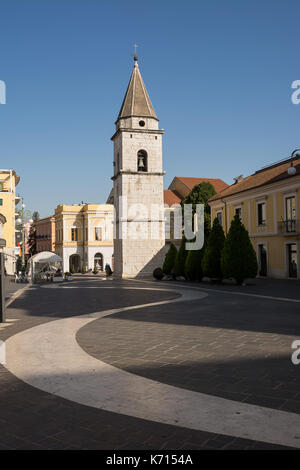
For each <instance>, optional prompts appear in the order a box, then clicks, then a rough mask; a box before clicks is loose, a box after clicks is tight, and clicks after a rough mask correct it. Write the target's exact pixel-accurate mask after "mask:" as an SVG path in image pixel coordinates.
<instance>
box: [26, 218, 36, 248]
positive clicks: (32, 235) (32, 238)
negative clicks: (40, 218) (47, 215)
mask: <svg viewBox="0 0 300 470" xmlns="http://www.w3.org/2000/svg"><path fill="white" fill-rule="evenodd" d="M27 245H28V249H29V254H30V256H33V255H35V254H36V253H37V251H36V228H35V226H34V225H32V224H31V226H30V230H29V234H28V238H27Z"/></svg>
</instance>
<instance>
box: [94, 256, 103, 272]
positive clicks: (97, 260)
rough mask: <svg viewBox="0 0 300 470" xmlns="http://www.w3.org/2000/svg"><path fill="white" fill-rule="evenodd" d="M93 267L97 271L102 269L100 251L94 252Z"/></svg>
mask: <svg viewBox="0 0 300 470" xmlns="http://www.w3.org/2000/svg"><path fill="white" fill-rule="evenodd" d="M94 268H95V269H97V271H103V254H102V253H96V254H95V256H94Z"/></svg>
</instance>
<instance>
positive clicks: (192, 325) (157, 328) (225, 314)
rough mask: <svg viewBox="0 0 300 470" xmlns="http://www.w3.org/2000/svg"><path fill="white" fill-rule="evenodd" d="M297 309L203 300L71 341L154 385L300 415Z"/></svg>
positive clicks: (98, 325) (109, 321)
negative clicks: (295, 361)
mask: <svg viewBox="0 0 300 470" xmlns="http://www.w3.org/2000/svg"><path fill="white" fill-rule="evenodd" d="M299 310H300V304H288V305H286V303H283V302H278V301H269V300H268V301H266V300H262V299H254V298H248V299H247V301H246V302H245V300H244V299H242V300H241V298H240V297H239V296H234V297H233V296H232V295H231V294H228V293H226V294H221V295H219V294H218V295H217V294H215V295H209V296H208V297H206V298H205V299H203V300H201V303H199V302H198V301H194V302H189V304H188V309H186V306H185V304H180V303H179V304H170V305H166V306H163V311H162V310H161V308H160V307H150V308H147V309H145V310H140V311H137V310H135V311H132V312H124V313H119V314H116V315H113V316H110V317H106V318H103V319H100V320H96V321H95V322H93V323H90V324H89V325H87V326H86V327H84V328H82V329H81V330H80V331H79V333H78V334H77V340H78V342H79V344H80V345H81V346H82V347H83V348H84V349H85V350H86V351H87V352H88V353H89V354H91V355H93V356H95V357H97V358H99V359H101V360H103V361H104V362H108V363H110V364H112V365H114V366H116V367H119V368H121V369H124V370H127V371H129V372H132V373H134V374H138V375H142V376H144V377H148V378H151V379H154V380H158V381H160V382H165V383H168V384H171V385H175V386H178V387H182V388H188V389H191V390H195V391H199V392H204V393H209V394H211V395H217V396H221V397H224V398H229V399H232V400H237V401H243V402H247V403H252V404H256V405H261V406H267V407H270V408H277V409H281V410H286V411H291V412H296V413H300V367H298V368H297V366H295V365H293V364H292V362H291V354H292V352H293V349H292V348H291V344H292V342H293V341H294V340H295V339H296V338H298V339H299V338H300V322H299V315H300V311H299Z"/></svg>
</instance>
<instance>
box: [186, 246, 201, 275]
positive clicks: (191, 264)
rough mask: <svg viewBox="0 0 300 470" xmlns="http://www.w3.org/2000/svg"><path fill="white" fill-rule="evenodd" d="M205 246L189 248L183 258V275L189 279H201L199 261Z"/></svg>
mask: <svg viewBox="0 0 300 470" xmlns="http://www.w3.org/2000/svg"><path fill="white" fill-rule="evenodd" d="M204 250H205V248H204V247H203V248H201V250H189V251H188V255H187V257H186V260H185V277H186V278H187V279H188V280H189V281H201V279H202V277H203V272H202V267H201V261H202V258H203V254H204Z"/></svg>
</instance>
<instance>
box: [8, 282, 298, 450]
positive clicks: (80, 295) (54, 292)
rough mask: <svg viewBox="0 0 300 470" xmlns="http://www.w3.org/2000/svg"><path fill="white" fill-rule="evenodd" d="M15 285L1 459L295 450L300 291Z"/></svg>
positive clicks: (265, 285) (280, 286) (283, 285)
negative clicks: (78, 453)
mask: <svg viewBox="0 0 300 470" xmlns="http://www.w3.org/2000/svg"><path fill="white" fill-rule="evenodd" d="M24 287H25V289H24V290H22V291H21V290H19V291H18V296H17V297H16V298H15V300H13V301H12V302H11V303H10V305H9V307H8V309H7V318H8V322H7V323H6V324H4V325H0V340H2V341H6V353H7V354H6V355H7V358H6V364H5V365H0V380H1V389H0V394H1V404H2V405H1V409H0V435H1V438H0V449H108V450H109V449H120V450H121V449H124V450H126V449H130V450H132V449H172V450H173V449H174V450H176V449H187V450H192V449H283V448H299V447H300V432H299V429H300V365H299V366H296V365H294V364H293V363H292V361H291V355H292V353H293V349H292V348H291V345H292V343H293V341H294V340H296V339H300V324H299V313H300V292H299V291H300V289H299V285H298V282H288V281H277V280H262V279H257V280H252V281H251V285H247V286H245V287H237V286H229V285H211V284H205V283H199V284H188V283H183V282H170V281H169V282H153V281H129V280H128V281H120V280H106V279H105V278H100V277H94V276H76V277H75V279H74V280H73V281H72V282H69V283H62V284H60V285H55V284H48V285H43V286H29V285H28V286H21V288H22V289H23V288H24Z"/></svg>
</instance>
